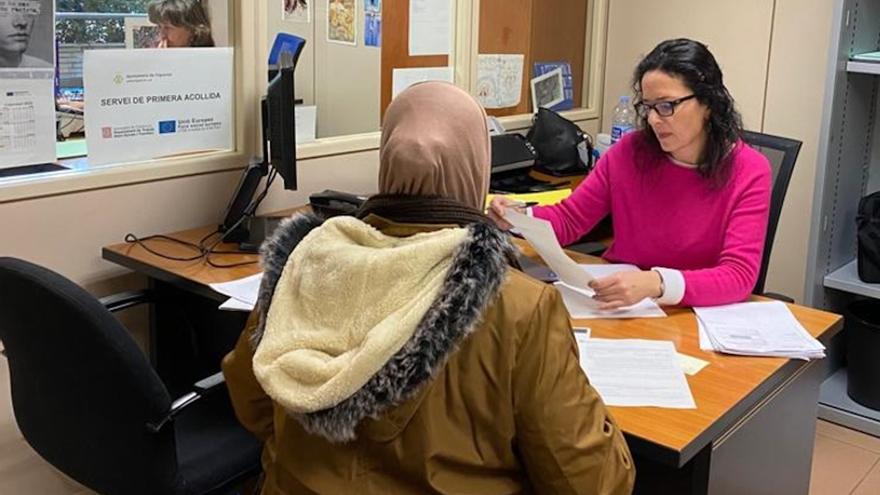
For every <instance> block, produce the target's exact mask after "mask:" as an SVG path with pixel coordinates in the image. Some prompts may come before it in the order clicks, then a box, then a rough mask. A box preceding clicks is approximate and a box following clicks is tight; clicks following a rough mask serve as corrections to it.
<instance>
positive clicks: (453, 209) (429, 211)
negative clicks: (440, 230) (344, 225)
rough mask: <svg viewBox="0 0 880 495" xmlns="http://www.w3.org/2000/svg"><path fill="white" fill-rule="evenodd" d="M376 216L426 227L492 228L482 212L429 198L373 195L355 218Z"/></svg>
mask: <svg viewBox="0 0 880 495" xmlns="http://www.w3.org/2000/svg"><path fill="white" fill-rule="evenodd" d="M368 215H377V216H380V217H382V218H385V219H388V220H391V221H392V222H398V223H421V224H429V225H448V224H455V225H458V226H461V227H465V226H467V225H470V224H472V223H482V224H486V225H495V224H494V223H493V222H492V220H491V219H489V217H487V216H486V215H485V214H483V212H481V211H479V210H477V209H475V208H472V207H470V206H467V205H464V204H462V203H459V202H458V201H455V200H454V199H449V198H441V197H432V196H409V195H405V194H377V195H375V196H372V197H370V199H368V200H367V201H366V202H365V203H364V204H363V205H361V207H360V209H359V210H358V211H357V213H356V214H355V216H357V217H358V218H360V219H364V218H366V217H367V216H368Z"/></svg>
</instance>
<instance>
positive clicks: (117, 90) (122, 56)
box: [83, 48, 234, 165]
mask: <svg viewBox="0 0 880 495" xmlns="http://www.w3.org/2000/svg"><path fill="white" fill-rule="evenodd" d="M232 68H233V57H232V48H175V49H145V50H138V51H137V56H133V54H132V52H131V51H127V50H89V51H86V52H85V59H84V64H83V72H84V83H85V102H86V139H87V141H88V148H89V162H90V163H92V164H95V165H102V164H108V163H121V162H132V161H139V160H149V159H154V158H162V157H168V156H172V155H180V154H184V153H194V152H200V151H214V150H227V149H232V148H233V131H234V123H233V118H232V115H233V112H232V104H233V82H232V77H233V70H232Z"/></svg>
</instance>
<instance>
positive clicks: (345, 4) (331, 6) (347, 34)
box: [327, 0, 357, 46]
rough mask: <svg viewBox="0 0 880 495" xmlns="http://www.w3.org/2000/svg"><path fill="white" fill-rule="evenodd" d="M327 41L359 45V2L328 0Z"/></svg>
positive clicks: (353, 0) (352, 0)
mask: <svg viewBox="0 0 880 495" xmlns="http://www.w3.org/2000/svg"><path fill="white" fill-rule="evenodd" d="M327 41H329V42H331V43H340V44H343V45H352V46H356V45H357V2H356V1H355V0H327Z"/></svg>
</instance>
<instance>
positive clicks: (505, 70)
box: [477, 54, 525, 108]
mask: <svg viewBox="0 0 880 495" xmlns="http://www.w3.org/2000/svg"><path fill="white" fill-rule="evenodd" d="M524 62H525V55H522V54H513V55H505V54H481V55H479V56H478V57H477V99H478V100H480V103H482V104H483V106H484V107H486V108H508V107H515V106H517V105H519V103H520V101H521V100H522V82H523V64H524Z"/></svg>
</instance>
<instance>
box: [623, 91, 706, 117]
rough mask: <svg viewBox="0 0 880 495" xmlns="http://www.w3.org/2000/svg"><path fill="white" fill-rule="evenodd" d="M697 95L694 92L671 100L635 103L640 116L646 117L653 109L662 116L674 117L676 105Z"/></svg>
mask: <svg viewBox="0 0 880 495" xmlns="http://www.w3.org/2000/svg"><path fill="white" fill-rule="evenodd" d="M696 97H697V95H695V94H692V95H688V96H682V97H681V98H678V99H675V100H671V101H658V102H657V103H645V102H643V101H640V102H637V103H636V104H635V107H636V112H638V114H639V116H640V117H642V118H646V117H647V116H648V113H649V112H650V111H651V110H654V111H655V112H657V115H659V116H661V117H672V115H673V114H674V113H675V107H677V106H679V105H681V104H682V103H684V102H686V101H688V100H690V99H691V98H696Z"/></svg>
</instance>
